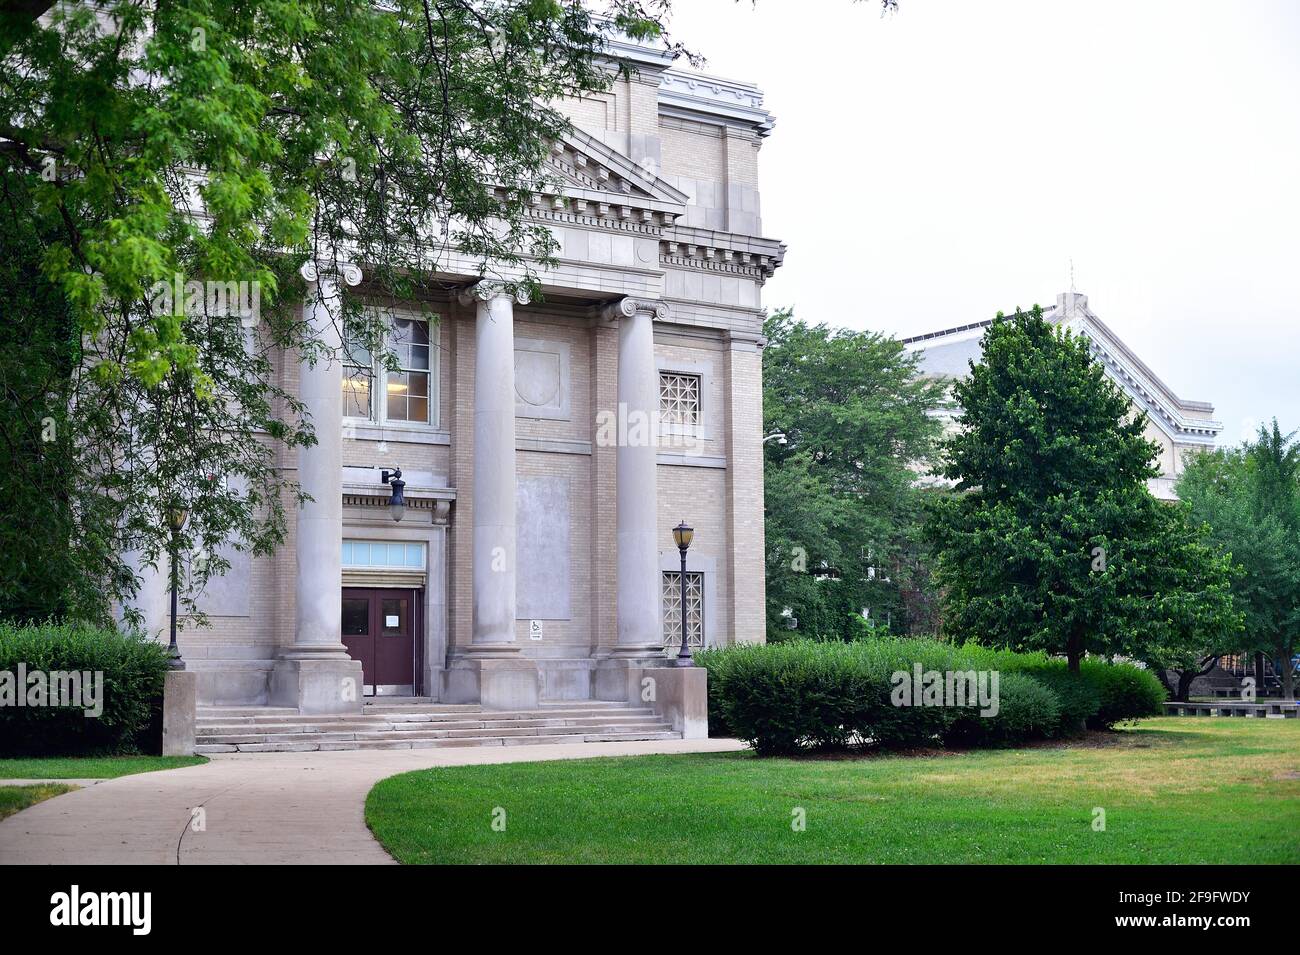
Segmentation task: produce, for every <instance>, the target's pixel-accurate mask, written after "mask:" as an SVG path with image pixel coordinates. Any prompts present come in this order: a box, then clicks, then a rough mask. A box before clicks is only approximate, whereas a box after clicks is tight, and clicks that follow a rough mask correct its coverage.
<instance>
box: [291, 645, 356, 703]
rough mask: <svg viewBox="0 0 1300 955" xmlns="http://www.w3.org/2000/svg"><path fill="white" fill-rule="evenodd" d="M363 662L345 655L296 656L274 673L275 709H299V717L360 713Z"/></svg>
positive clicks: (292, 653) (293, 655) (292, 655)
mask: <svg viewBox="0 0 1300 955" xmlns="http://www.w3.org/2000/svg"><path fill="white" fill-rule="evenodd" d="M362 680H363V678H362V674H361V661H359V660H353V659H351V658H350V657H348V656H347V654H346V653H344V654H340V655H335V654H304V655H297V654H294V652H293V650H290V651H288V652H287V653H286V655H285V656H283V657H281V658H280V659H278V660H276V661H275V666H274V668H272V670H271V692H270V699H271V705H272V706H296V707H297V708H298V712H299V713H360V712H361V694H362Z"/></svg>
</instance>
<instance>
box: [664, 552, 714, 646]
mask: <svg viewBox="0 0 1300 955" xmlns="http://www.w3.org/2000/svg"><path fill="white" fill-rule="evenodd" d="M663 594H664V646H665V647H666V648H667V649H669V650H671V649H672V648H673V647H680V646H681V645H682V574H681V571H679V570H669V571H665V572H664V582H663ZM686 641H687V646H691V647H703V646H704V575H703V574H702V573H699V572H697V571H687V572H686Z"/></svg>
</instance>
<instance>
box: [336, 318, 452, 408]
mask: <svg viewBox="0 0 1300 955" xmlns="http://www.w3.org/2000/svg"><path fill="white" fill-rule="evenodd" d="M389 347H390V348H391V349H392V352H393V354H394V355H395V356H396V359H397V368H396V369H395V370H394V369H390V368H389V367H388V366H387V365H386V364H385V362H384V361H383V360H382V359H380V358H378V357H377V356H376V355H374V354H373V353H372V352H371V351H370V350H369V349H368V348H366V347H365V346H364V345H363V344H361V343H360V342H356V341H347V342H345V343H344V348H343V414H344V416H345V417H348V418H366V419H370V420H372V421H377V422H380V423H382V422H385V421H409V422H415V423H417V424H433V423H435V422H434V416H435V412H436V405H435V404H434V394H433V389H434V374H433V372H434V368H433V364H432V360H433V359H432V351H433V349H432V347H431V342H430V333H429V323H428V322H426V321H424V320H422V319H417V318H403V317H400V316H396V317H394V318H393V321H392V326H391V328H390V330H389ZM377 383H381V384H380V386H379V387H378V388H377V387H376V384H377ZM376 391H378V392H379V399H378V400H376V397H375V392H376Z"/></svg>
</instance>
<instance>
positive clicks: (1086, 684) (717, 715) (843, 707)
mask: <svg viewBox="0 0 1300 955" xmlns="http://www.w3.org/2000/svg"><path fill="white" fill-rule="evenodd" d="M696 659H697V661H698V662H699V663H700V664H701V665H702V666H704V667H706V668H707V669H708V671H709V721H710V724H711V726H712V727H713V729H714V732H715V734H717V733H718V732H719V731H721V732H722V733H723V734H725V735H732V736H737V737H739V738H741V739H744V740H747V741H748V742H749V743H750V744H751V745H752V746H753V747H754V749H755V750H756V751H757V752H758V753H759V754H760V755H778V754H789V753H795V752H799V751H801V750H804V749H810V748H811V749H841V748H844V747H847V746H849V745H854V744H860V745H871V746H876V747H881V748H898V747H904V746H919V745H934V744H935V743H947V744H953V745H964V746H1005V745H1014V744H1016V743H1021V742H1026V741H1028V740H1034V739H1045V738H1049V737H1056V736H1066V735H1070V734H1072V733H1077V732H1079V731H1080V730H1082V729H1083V727H1084V726H1085V725H1087V726H1092V727H1109V726H1112V725H1114V724H1115V723H1117V722H1119V721H1121V720H1127V719H1136V718H1138V717H1143V716H1155V715H1158V714H1159V712H1160V703H1161V702H1162V701H1163V700H1164V688H1163V687H1162V686H1161V685H1160V683H1159V681H1158V680H1156V678H1155V677H1154V676H1152V675H1151V674H1150V673H1147V672H1145V671H1144V670H1141V669H1139V668H1137V667H1135V666H1132V665H1129V664H1110V663H1103V662H1101V661H1096V660H1089V661H1086V662H1085V663H1084V664H1083V665H1082V666H1081V668H1080V672H1079V673H1070V672H1069V671H1068V669H1067V667H1066V665H1065V662H1064V661H1062V660H1054V659H1050V658H1048V657H1047V656H1045V655H1043V654H1041V653H1011V652H1009V651H998V650H990V649H988V648H985V647H979V646H975V645H966V646H962V647H955V646H952V645H950V644H943V643H939V642H937V641H934V640H927V639H916V638H912V639H901V638H882V639H877V640H870V641H855V642H853V643H841V642H833V641H832V642H821V641H813V640H791V641H784V642H782V643H778V644H757V645H752V644H751V645H741V646H734V647H726V648H719V649H710V650H705V651H703V652H701V653H699V654H697V656H696ZM917 665H919V666H920V668H921V671H922V673H925V672H927V671H937V672H938V673H940V674H944V675H946V674H949V673H954V674H955V673H961V674H969V673H971V671H974V672H975V675H976V676H977V677H978V675H979V674H980V673H981V672H983V673H984V674H985V680H986V681H987V682H986V683H985V688H986V690H988V691H990V693H991V691H992V690H993V686H994V684H993V682H992V681H993V679H994V677H995V676H996V679H997V684H996V687H997V689H996V694H997V704H998V705H997V711H996V713H988V714H982V713H981V708H980V707H979V706H978V705H976V706H965V705H961V702H962V701H960V700H955V699H954V700H953V701H948V702H952V703H956V704H957V705H942V704H943V703H944V701H940V704H941V705H933V701H928V702H927V705H911V704H909V703H906V702H905V700H904V698H903V697H896V696H895V686H896V684H897V681H895V680H894V679H892V678H893V677H894V675H895V674H896V673H898V672H900V671H901V672H903V673H906V674H908V675H909V679H908V680H907V681H904V682H906V683H907V684H908V687H907V689H908V690H909V691H910V690H911V689H912V688H913V687H914V686H915V681H914V679H912V675H913V674H914V672H915V668H916V666H917ZM899 692H902V688H900V691H899ZM909 695H910V693H909ZM896 699H897V702H896ZM989 709H992V707H989Z"/></svg>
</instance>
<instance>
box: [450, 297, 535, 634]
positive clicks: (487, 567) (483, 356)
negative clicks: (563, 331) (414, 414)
mask: <svg viewBox="0 0 1300 955" xmlns="http://www.w3.org/2000/svg"><path fill="white" fill-rule="evenodd" d="M461 301H462V303H464V304H466V305H468V304H469V303H470V302H475V303H476V304H477V315H476V318H475V332H474V485H473V487H474V492H473V493H474V496H473V498H472V501H473V520H472V527H473V551H472V555H471V563H472V568H473V588H474V612H473V637H472V642H471V647H470V649H471V650H487V651H492V650H496V651H507V652H508V651H516V650H518V645H517V644H516V642H515V607H516V602H515V579H516V573H515V484H516V478H515V332H514V320H515V316H514V305H515V303H516V302H518V303H519V304H520V305H526V304H528V298H527V296H526V295H524V294H523V293H522V292H516V293H511V292H507V291H506V290H505V289H503V288H502V287H501V286H499V285H494V284H491V283H487V282H480V283H478V284H477V285H475V286H474V287H473V288H471V289H468V290H466V291H465V292H463V293H462V294H461Z"/></svg>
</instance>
